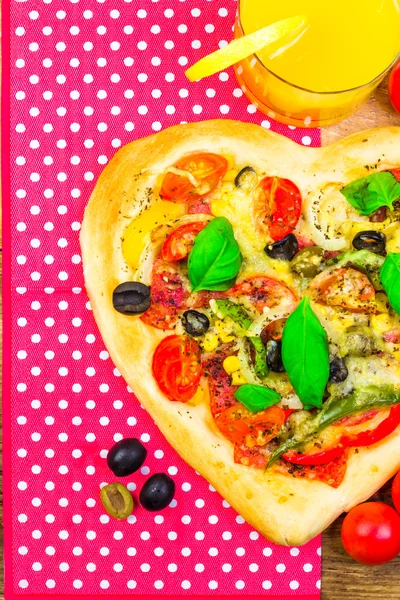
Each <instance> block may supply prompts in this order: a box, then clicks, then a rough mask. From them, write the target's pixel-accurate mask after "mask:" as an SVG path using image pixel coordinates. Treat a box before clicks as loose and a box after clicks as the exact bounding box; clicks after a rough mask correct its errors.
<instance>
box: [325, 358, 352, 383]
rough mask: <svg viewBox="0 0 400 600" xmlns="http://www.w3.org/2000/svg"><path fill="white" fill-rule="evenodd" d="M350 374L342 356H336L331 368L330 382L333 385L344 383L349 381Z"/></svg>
mask: <svg viewBox="0 0 400 600" xmlns="http://www.w3.org/2000/svg"><path fill="white" fill-rule="evenodd" d="M348 374H349V372H348V370H347V367H346V365H345V362H344V360H343V359H342V358H340V356H334V357H333V358H332V360H331V363H330V367H329V381H332V382H333V383H342V381H344V380H345V379H347V376H348Z"/></svg>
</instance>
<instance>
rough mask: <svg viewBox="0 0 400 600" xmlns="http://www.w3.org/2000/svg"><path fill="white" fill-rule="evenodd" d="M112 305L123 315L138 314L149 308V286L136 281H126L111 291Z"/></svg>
mask: <svg viewBox="0 0 400 600" xmlns="http://www.w3.org/2000/svg"><path fill="white" fill-rule="evenodd" d="M112 299H113V306H114V308H115V310H117V311H118V312H120V313H122V314H123V315H140V314H142V313H144V312H145V311H146V310H147V309H148V308H150V304H151V300H150V287H149V286H148V285H145V284H144V283H139V282H138V281H126V282H125V283H121V284H120V285H118V286H117V287H116V288H115V290H114V291H113V298H112Z"/></svg>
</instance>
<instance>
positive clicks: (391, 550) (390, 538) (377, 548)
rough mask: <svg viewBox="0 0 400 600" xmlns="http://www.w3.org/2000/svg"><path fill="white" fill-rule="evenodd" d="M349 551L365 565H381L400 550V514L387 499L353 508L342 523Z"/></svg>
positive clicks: (347, 550) (394, 556)
mask: <svg viewBox="0 0 400 600" xmlns="http://www.w3.org/2000/svg"><path fill="white" fill-rule="evenodd" d="M342 542H343V546H344V549H345V550H346V552H347V553H348V554H349V555H350V556H351V557H352V558H354V560H356V561H357V562H360V563H362V564H364V565H381V564H383V563H385V562H388V561H390V560H393V559H394V558H396V556H397V555H398V554H399V552H400V515H399V514H398V513H397V512H396V511H395V510H394V509H393V508H392V507H391V506H388V505H387V504H384V503H383V502H365V503H364V504H359V505H358V506H356V507H355V508H353V509H352V510H351V511H350V512H349V513H348V515H347V516H346V518H345V520H344V521H343V525H342Z"/></svg>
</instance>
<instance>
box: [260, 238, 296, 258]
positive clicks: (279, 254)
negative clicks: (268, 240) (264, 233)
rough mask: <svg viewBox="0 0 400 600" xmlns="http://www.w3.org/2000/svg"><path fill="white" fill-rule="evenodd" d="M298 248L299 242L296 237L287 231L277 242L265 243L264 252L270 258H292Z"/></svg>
mask: <svg viewBox="0 0 400 600" xmlns="http://www.w3.org/2000/svg"><path fill="white" fill-rule="evenodd" d="M298 249H299V243H298V241H297V237H296V236H295V235H294V234H293V233H289V235H287V236H286V237H284V238H283V239H282V240H279V242H275V243H274V244H267V245H266V246H265V248H264V252H265V253H266V254H267V255H268V256H269V257H270V258H276V259H278V260H292V258H293V257H294V256H295V254H296V252H297V251H298Z"/></svg>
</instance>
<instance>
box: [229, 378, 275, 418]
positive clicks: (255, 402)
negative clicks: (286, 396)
mask: <svg viewBox="0 0 400 600" xmlns="http://www.w3.org/2000/svg"><path fill="white" fill-rule="evenodd" d="M235 398H236V400H239V402H241V403H242V404H244V406H245V407H246V408H247V409H248V410H249V411H250V412H258V411H259V410H264V409H266V408H268V407H269V406H273V405H274V404H278V402H280V400H281V396H280V394H278V392H275V391H274V390H271V389H270V388H267V387H264V386H263V385H254V384H252V383H245V384H244V385H241V386H239V387H238V389H237V390H236V392H235Z"/></svg>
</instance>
